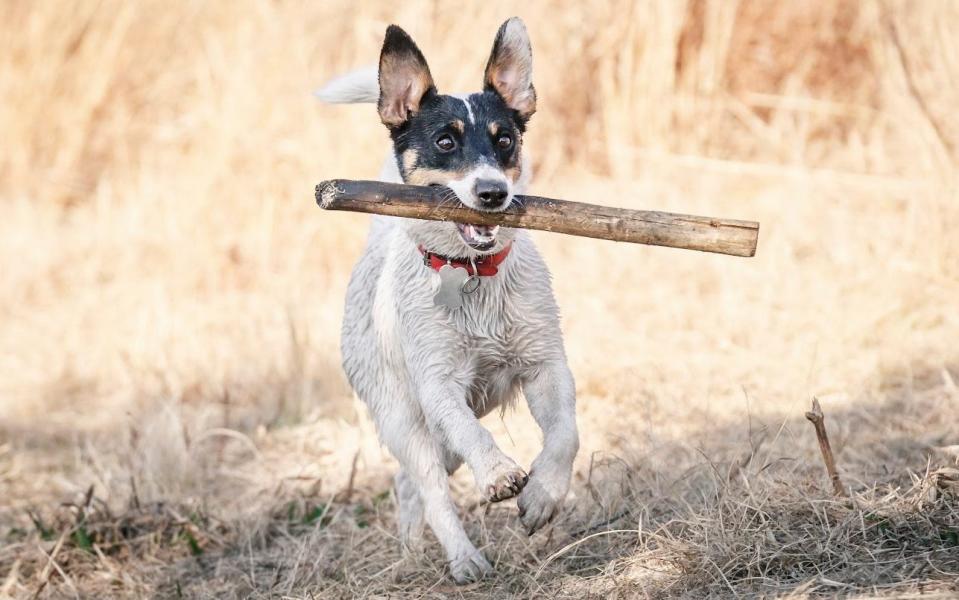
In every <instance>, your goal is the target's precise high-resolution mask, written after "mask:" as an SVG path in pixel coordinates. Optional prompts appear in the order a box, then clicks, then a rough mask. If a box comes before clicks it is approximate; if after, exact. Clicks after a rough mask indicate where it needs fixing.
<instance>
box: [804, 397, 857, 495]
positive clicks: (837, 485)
mask: <svg viewBox="0 0 959 600" xmlns="http://www.w3.org/2000/svg"><path fill="white" fill-rule="evenodd" d="M806 418H807V419H809V421H810V422H811V423H812V424H813V427H815V428H816V438H817V439H818V440H819V450H820V451H821V452H822V460H823V462H824V463H826V472H827V473H829V479H831V480H832V489H833V490H834V491H835V492H836V495H837V496H843V497H845V498H848V497H849V493H848V492H847V491H846V486H844V485H843V484H842V479H840V478H839V471H838V470H837V469H836V459H835V457H833V454H832V447H831V446H830V445H829V436H828V435H826V421H825V419H826V416H825V415H824V414H823V412H822V407H821V406H819V399H818V398H813V399H812V410H811V411H809V412H807V413H806Z"/></svg>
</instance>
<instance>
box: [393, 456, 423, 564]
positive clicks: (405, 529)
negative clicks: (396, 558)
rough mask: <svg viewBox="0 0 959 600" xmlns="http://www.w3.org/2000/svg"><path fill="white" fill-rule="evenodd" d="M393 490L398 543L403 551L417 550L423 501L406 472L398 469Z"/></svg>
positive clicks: (420, 532) (419, 543)
mask: <svg viewBox="0 0 959 600" xmlns="http://www.w3.org/2000/svg"><path fill="white" fill-rule="evenodd" d="M393 490H394V492H395V493H396V503H397V512H398V515H397V517H396V522H397V528H398V529H399V534H400V542H402V544H403V548H404V550H418V549H420V547H421V546H422V543H423V526H424V524H425V520H424V518H423V499H422V498H420V490H419V488H418V487H417V486H416V484H415V483H414V482H413V480H412V479H410V476H409V475H407V474H406V471H404V470H402V469H400V471H399V472H398V473H397V474H396V477H394V478H393Z"/></svg>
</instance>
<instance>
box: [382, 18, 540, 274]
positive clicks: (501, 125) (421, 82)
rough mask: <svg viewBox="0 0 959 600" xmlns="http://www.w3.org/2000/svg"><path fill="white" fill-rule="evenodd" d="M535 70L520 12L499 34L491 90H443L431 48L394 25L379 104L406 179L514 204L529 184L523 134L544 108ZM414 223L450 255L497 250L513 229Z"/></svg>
mask: <svg viewBox="0 0 959 600" xmlns="http://www.w3.org/2000/svg"><path fill="white" fill-rule="evenodd" d="M532 74H533V54H532V49H531V47H530V43H529V36H528V34H527V33H526V27H525V26H524V25H523V22H522V21H521V20H520V19H519V18H516V17H514V18H512V19H510V20H508V21H506V22H505V23H503V25H502V26H501V27H500V28H499V31H498V32H497V34H496V40H495V41H494V43H493V51H492V53H491V54H490V57H489V62H488V63H487V65H486V73H485V75H484V78H483V91H481V92H477V93H475V94H469V95H466V96H447V95H442V94H440V93H438V92H437V91H436V86H435V85H434V83H433V78H432V76H431V75H430V69H429V67H428V66H427V64H426V59H425V58H424V57H423V53H422V52H420V50H419V48H417V47H416V44H415V43H414V42H413V40H412V39H411V38H410V36H409V35H407V34H406V32H405V31H403V30H402V29H400V28H399V27H397V26H395V25H391V26H390V27H389V28H388V29H387V30H386V39H385V40H384V42H383V50H382V52H381V54H380V66H379V82H380V97H379V102H378V105H377V108H378V110H379V113H380V119H381V120H382V121H383V124H384V125H386V127H387V128H388V129H389V131H390V137H391V138H392V140H393V149H394V152H395V154H396V162H397V166H398V167H399V170H400V174H401V175H402V177H403V180H404V181H405V182H406V183H409V184H413V185H439V186H446V187H448V188H449V189H450V190H452V192H453V193H452V194H451V195H450V198H449V200H450V201H452V202H462V203H463V204H465V205H466V206H469V207H470V208H474V209H477V210H483V211H501V210H503V209H505V208H506V207H507V206H509V205H510V203H511V202H512V201H513V195H514V194H515V193H516V192H517V188H518V186H521V185H522V181H523V161H522V157H521V155H520V153H521V150H522V146H523V133H524V131H525V130H526V123H527V121H528V120H529V118H530V117H531V116H532V115H533V112H535V110H536V91H535V90H534V89H533V82H532ZM410 228H411V234H412V235H413V236H414V238H415V241H417V242H418V243H420V244H422V245H424V246H426V247H427V248H428V249H429V250H431V251H433V252H437V253H440V254H446V255H448V256H467V255H468V256H473V255H481V254H488V253H492V252H496V251H498V250H499V249H500V248H502V246H503V245H504V244H505V243H506V242H507V241H508V238H509V237H511V236H512V234H511V232H508V231H502V232H501V231H500V230H499V228H498V227H488V226H478V225H471V224H468V223H446V222H438V221H430V222H426V221H423V222H415V223H414V224H411V225H410Z"/></svg>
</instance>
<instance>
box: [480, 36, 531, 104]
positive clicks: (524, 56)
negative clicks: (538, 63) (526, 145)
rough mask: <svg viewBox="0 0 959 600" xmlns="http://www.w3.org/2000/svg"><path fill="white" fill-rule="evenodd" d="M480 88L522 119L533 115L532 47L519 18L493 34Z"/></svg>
mask: <svg viewBox="0 0 959 600" xmlns="http://www.w3.org/2000/svg"><path fill="white" fill-rule="evenodd" d="M483 85H484V86H485V87H486V89H491V90H493V91H495V92H496V93H497V94H499V95H500V97H501V98H503V100H505V101H506V105H507V106H509V107H510V108H512V109H513V110H515V111H516V112H518V113H519V114H520V116H521V117H523V118H524V119H528V118H530V117H531V116H533V113H534V112H536V90H535V89H533V48H532V46H530V43H529V34H528V33H527V32H526V25H524V24H523V21H522V19H520V18H519V17H513V18H512V19H509V20H508V21H506V22H505V23H503V24H502V25H501V26H500V28H499V31H497V32H496V41H494V42H493V52H492V53H490V56H489V62H487V63H486V76H485V81H484V82H483Z"/></svg>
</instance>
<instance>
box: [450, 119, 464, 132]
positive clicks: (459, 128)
mask: <svg viewBox="0 0 959 600" xmlns="http://www.w3.org/2000/svg"><path fill="white" fill-rule="evenodd" d="M452 124H453V129H455V130H456V131H458V132H460V133H463V129H464V127H465V124H464V123H463V121H460V120H459V119H456V120H455V121H453V123H452Z"/></svg>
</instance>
